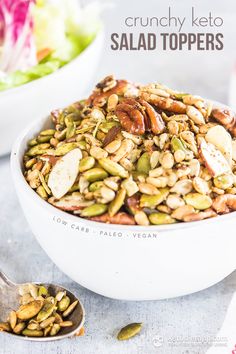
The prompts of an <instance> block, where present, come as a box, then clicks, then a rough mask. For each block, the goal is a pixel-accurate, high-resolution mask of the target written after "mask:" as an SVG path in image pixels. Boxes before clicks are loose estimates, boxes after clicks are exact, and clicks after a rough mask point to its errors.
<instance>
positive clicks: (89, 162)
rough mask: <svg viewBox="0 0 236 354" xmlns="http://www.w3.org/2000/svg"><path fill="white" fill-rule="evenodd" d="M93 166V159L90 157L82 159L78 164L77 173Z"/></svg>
mask: <svg viewBox="0 0 236 354" xmlns="http://www.w3.org/2000/svg"><path fill="white" fill-rule="evenodd" d="M94 165H95V158H94V157H92V156H87V157H84V158H83V159H82V160H81V161H80V164H79V172H85V171H87V170H90V169H91V168H93V167H94Z"/></svg>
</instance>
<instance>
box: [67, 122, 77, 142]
mask: <svg viewBox="0 0 236 354" xmlns="http://www.w3.org/2000/svg"><path fill="white" fill-rule="evenodd" d="M75 132H76V124H75V123H74V122H71V123H69V124H68V125H67V129H66V139H70V138H72V137H73V136H74V135H75Z"/></svg>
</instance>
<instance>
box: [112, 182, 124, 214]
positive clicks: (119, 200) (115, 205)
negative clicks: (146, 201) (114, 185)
mask: <svg viewBox="0 0 236 354" xmlns="http://www.w3.org/2000/svg"><path fill="white" fill-rule="evenodd" d="M125 196H126V190H125V189H123V188H121V189H120V190H119V192H117V195H116V197H115V199H113V201H112V202H111V203H110V204H109V207H108V214H109V215H110V216H114V215H115V214H116V213H117V212H118V211H119V210H120V208H121V207H122V205H123V203H124V200H125Z"/></svg>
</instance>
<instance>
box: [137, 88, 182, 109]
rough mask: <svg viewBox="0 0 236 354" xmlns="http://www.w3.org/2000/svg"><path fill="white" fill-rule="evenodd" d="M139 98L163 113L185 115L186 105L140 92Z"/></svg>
mask: <svg viewBox="0 0 236 354" xmlns="http://www.w3.org/2000/svg"><path fill="white" fill-rule="evenodd" d="M140 97H141V98H142V99H144V100H145V101H147V102H148V103H151V104H152V105H154V106H156V107H158V108H160V109H163V110H165V111H169V112H174V113H179V114H183V113H186V108H187V107H186V105H185V104H184V103H183V102H181V101H177V100H173V99H172V98H169V97H161V96H157V95H154V94H152V93H151V94H150V93H147V92H143V91H141V92H140Z"/></svg>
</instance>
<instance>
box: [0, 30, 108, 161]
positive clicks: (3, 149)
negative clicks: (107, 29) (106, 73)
mask: <svg viewBox="0 0 236 354" xmlns="http://www.w3.org/2000/svg"><path fill="white" fill-rule="evenodd" d="M103 37H104V34H103V32H100V33H99V34H98V35H97V37H96V38H95V39H94V40H93V42H92V43H91V44H90V45H89V46H88V47H87V48H86V49H85V50H84V51H83V52H82V53H81V54H80V55H78V56H77V57H76V58H75V59H74V60H72V61H71V62H70V63H68V64H66V65H65V66H63V67H62V68H60V69H58V70H57V71H55V72H54V73H52V74H50V75H47V76H44V77H42V78H40V79H37V80H35V81H32V82H29V83H27V84H25V85H21V86H19V87H15V88H12V89H9V90H6V91H2V92H0V102H1V117H0V140H1V143H0V156H1V155H5V154H7V153H9V152H10V151H11V146H12V144H13V142H14V140H15V139H16V137H17V135H18V134H19V131H21V130H22V128H24V127H25V126H26V125H27V124H29V123H30V122H31V121H32V119H34V118H35V117H36V118H37V117H43V116H45V115H47V114H48V112H50V111H51V110H52V109H54V108H55V107H65V106H66V105H68V104H69V103H72V102H73V101H76V100H77V99H78V97H83V95H84V94H85V93H86V92H85V90H86V88H87V87H88V85H89V83H90V80H91V79H92V77H93V75H94V73H95V70H96V68H97V64H98V62H99V58H100V54H101V50H102V46H103Z"/></svg>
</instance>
